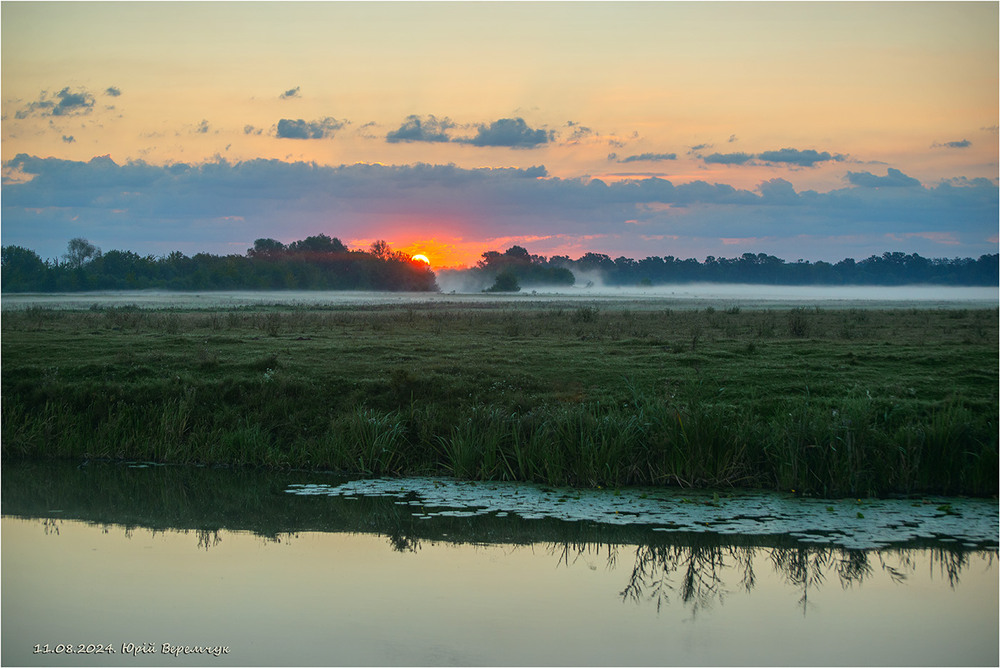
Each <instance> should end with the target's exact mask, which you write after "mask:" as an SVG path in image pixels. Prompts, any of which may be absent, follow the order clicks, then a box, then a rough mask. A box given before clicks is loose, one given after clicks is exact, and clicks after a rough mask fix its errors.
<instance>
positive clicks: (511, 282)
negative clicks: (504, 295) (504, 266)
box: [484, 270, 521, 292]
mask: <svg viewBox="0 0 1000 668" xmlns="http://www.w3.org/2000/svg"><path fill="white" fill-rule="evenodd" d="M520 290H521V284H520V283H518V281H517V274H515V273H514V272H513V271H510V270H505V271H501V272H500V273H499V274H497V279H496V280H495V281H494V282H493V285H491V286H490V287H488V288H486V290H484V292H519V291H520Z"/></svg>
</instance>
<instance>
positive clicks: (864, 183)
mask: <svg viewBox="0 0 1000 668" xmlns="http://www.w3.org/2000/svg"><path fill="white" fill-rule="evenodd" d="M847 181H848V183H850V184H851V185H852V186H860V187H862V188H912V187H915V186H919V185H920V181H918V180H917V179H915V178H913V177H912V176H907V175H906V174H904V173H903V172H901V171H899V170H898V169H893V168H892V167H890V168H889V171H888V173H887V174H886V175H885V176H875V175H874V174H872V173H871V172H847Z"/></svg>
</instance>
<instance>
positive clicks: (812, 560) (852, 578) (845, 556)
mask: <svg viewBox="0 0 1000 668" xmlns="http://www.w3.org/2000/svg"><path fill="white" fill-rule="evenodd" d="M626 548H627V549H628V550H630V551H632V554H633V565H632V568H631V570H630V572H629V576H628V580H627V583H626V584H625V587H624V588H623V589H622V590H621V591H620V592H619V596H620V597H621V599H622V601H631V602H633V603H635V604H643V603H653V604H655V607H656V611H657V613H659V612H661V611H662V610H663V608H664V607H665V606H668V605H670V603H671V602H672V601H676V602H678V603H679V604H681V605H684V606H686V607H688V608H689V609H690V611H691V615H692V617H694V616H696V615H697V614H698V613H699V612H700V611H702V610H704V609H708V608H711V607H712V606H713V605H714V604H716V603H718V604H722V603H724V601H725V598H726V596H727V595H729V594H730V593H731V592H732V591H734V590H735V591H740V590H742V591H744V592H746V593H750V592H751V591H752V590H753V589H754V587H755V586H756V585H757V573H756V571H755V569H754V564H755V562H757V560H758V559H762V558H763V559H765V560H766V562H767V563H769V564H770V565H771V568H772V570H773V571H774V573H775V574H777V575H779V576H780V577H781V579H782V580H783V581H784V583H785V584H786V585H789V586H791V587H794V588H796V589H799V590H800V591H801V595H800V596H799V598H798V605H799V606H800V607H801V608H802V613H803V615H805V614H806V613H807V611H808V610H809V606H810V603H809V597H810V595H811V594H813V593H815V592H817V591H818V590H820V589H821V588H822V587H823V586H824V585H829V584H831V583H832V582H836V583H838V584H839V585H840V586H841V587H842V588H848V587H852V586H859V585H861V584H863V583H864V582H866V581H867V580H869V579H871V578H872V577H873V576H874V575H875V574H876V573H885V574H886V575H887V576H888V577H889V579H890V580H891V581H892V582H894V583H896V584H898V585H905V584H906V580H907V575H908V573H913V572H914V571H915V570H916V568H917V567H918V565H924V564H926V562H925V561H924V560H923V559H922V558H920V557H918V555H920V556H921V557H922V556H923V555H927V557H928V558H929V559H930V562H931V563H930V565H931V568H932V569H933V570H937V571H939V572H940V573H941V574H942V576H944V577H946V578H947V580H948V583H949V585H950V586H951V587H952V588H954V587H955V586H956V585H957V584H958V582H959V574H960V573H961V571H962V570H963V569H965V568H967V567H968V566H969V564H970V563H971V555H972V553H971V552H967V551H966V552H960V551H952V550H948V549H947V548H929V549H922V550H919V551H918V550H913V549H906V548H891V549H889V548H886V549H882V550H870V551H865V550H848V549H843V548H834V547H813V546H802V545H797V546H791V547H760V546H747V545H725V544H721V543H716V544H690V545H683V544H644V545H637V546H625V545H611V544H592V543H590V544H588V543H568V542H567V543H553V544H551V545H550V550H549V551H550V553H552V554H555V555H556V556H557V558H558V563H559V565H561V566H565V567H570V566H572V565H573V564H575V563H576V561H577V560H578V559H579V558H580V556H582V555H584V554H597V553H599V552H601V551H606V552H607V564H608V568H609V569H610V570H614V569H615V565H616V563H617V562H618V561H619V554H620V552H622V551H624V550H625V549H626ZM976 554H978V555H980V556H986V559H987V563H988V564H990V565H992V563H993V558H994V554H993V552H991V551H986V550H982V551H978V552H977V553H976Z"/></svg>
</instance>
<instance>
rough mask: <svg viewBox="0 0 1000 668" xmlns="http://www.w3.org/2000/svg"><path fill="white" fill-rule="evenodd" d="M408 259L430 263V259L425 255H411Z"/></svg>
mask: <svg viewBox="0 0 1000 668" xmlns="http://www.w3.org/2000/svg"><path fill="white" fill-rule="evenodd" d="M410 259H411V260H414V261H416V262H423V263H424V264H430V263H431V261H430V260H428V259H427V256H426V255H421V254H417V255H411V256H410Z"/></svg>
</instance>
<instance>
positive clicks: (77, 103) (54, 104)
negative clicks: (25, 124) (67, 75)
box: [14, 86, 94, 119]
mask: <svg viewBox="0 0 1000 668" xmlns="http://www.w3.org/2000/svg"><path fill="white" fill-rule="evenodd" d="M93 109H94V96H93V95H92V94H90V93H89V92H87V90H85V89H80V90H78V91H71V90H70V89H69V86H67V87H65V88H63V89H62V90H61V91H59V92H58V93H56V94H55V96H54V97H50V96H49V94H48V92H47V91H42V92H41V94H40V95H39V96H38V99H37V100H36V101H34V102H30V103H28V105H27V106H25V107H24V108H23V109H19V110H18V111H17V112H16V113H15V114H14V118H17V119H24V118H28V117H30V116H82V115H86V114H89V113H90V112H91V111H93Z"/></svg>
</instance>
